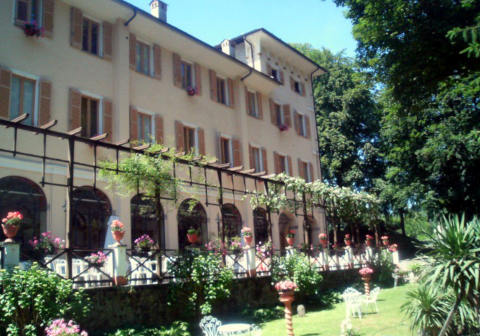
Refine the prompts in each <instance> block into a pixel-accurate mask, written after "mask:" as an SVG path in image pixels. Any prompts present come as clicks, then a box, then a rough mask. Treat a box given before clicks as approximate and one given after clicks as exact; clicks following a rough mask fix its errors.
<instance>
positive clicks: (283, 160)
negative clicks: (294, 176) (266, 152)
mask: <svg viewBox="0 0 480 336" xmlns="http://www.w3.org/2000/svg"><path fill="white" fill-rule="evenodd" d="M278 169H279V170H280V173H285V174H287V175H290V171H289V169H288V158H287V157H286V156H285V155H278Z"/></svg>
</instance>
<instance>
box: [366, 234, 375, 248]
mask: <svg viewBox="0 0 480 336" xmlns="http://www.w3.org/2000/svg"><path fill="white" fill-rule="evenodd" d="M365 244H366V245H367V246H372V245H373V236H372V235H369V234H367V235H366V236H365Z"/></svg>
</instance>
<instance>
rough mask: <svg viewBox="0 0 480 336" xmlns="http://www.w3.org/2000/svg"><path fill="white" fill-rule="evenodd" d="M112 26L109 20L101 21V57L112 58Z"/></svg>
mask: <svg viewBox="0 0 480 336" xmlns="http://www.w3.org/2000/svg"><path fill="white" fill-rule="evenodd" d="M112 50H113V26H112V24H111V23H110V22H103V58H105V59H107V60H111V59H112Z"/></svg>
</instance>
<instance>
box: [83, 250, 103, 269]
mask: <svg viewBox="0 0 480 336" xmlns="http://www.w3.org/2000/svg"><path fill="white" fill-rule="evenodd" d="M85 260H86V261H87V262H88V263H89V264H90V265H91V266H96V267H102V266H103V265H104V264H105V261H106V260H107V256H106V255H105V253H103V252H102V251H98V252H97V253H92V254H90V255H89V256H87V257H85Z"/></svg>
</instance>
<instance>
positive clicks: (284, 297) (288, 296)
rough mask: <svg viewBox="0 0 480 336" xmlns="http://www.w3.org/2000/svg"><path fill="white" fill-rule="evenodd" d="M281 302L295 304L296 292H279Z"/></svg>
mask: <svg viewBox="0 0 480 336" xmlns="http://www.w3.org/2000/svg"><path fill="white" fill-rule="evenodd" d="M278 295H279V296H280V297H279V300H280V302H293V300H294V299H295V292H294V291H293V290H288V291H279V292H278Z"/></svg>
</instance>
